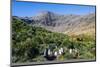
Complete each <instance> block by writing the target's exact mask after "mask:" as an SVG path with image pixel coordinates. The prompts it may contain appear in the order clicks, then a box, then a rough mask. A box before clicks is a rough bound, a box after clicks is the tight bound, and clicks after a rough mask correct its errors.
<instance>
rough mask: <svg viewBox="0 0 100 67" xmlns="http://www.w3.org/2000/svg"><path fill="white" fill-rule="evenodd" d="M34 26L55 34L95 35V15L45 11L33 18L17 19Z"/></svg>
mask: <svg viewBox="0 0 100 67" xmlns="http://www.w3.org/2000/svg"><path fill="white" fill-rule="evenodd" d="M14 17H16V18H17V19H20V20H22V21H24V22H26V23H28V24H30V25H32V26H40V27H43V28H46V29H47V30H50V31H53V32H59V33H64V34H69V35H74V34H75V35H79V34H84V33H89V34H94V33H95V13H91V14H88V15H72V14H69V15H60V14H56V13H53V12H49V11H43V12H40V13H38V15H36V16H33V17H17V16H14Z"/></svg>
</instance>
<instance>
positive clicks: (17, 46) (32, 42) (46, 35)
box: [12, 18, 95, 63]
mask: <svg viewBox="0 0 100 67" xmlns="http://www.w3.org/2000/svg"><path fill="white" fill-rule="evenodd" d="M55 47H57V48H55ZM61 47H62V48H63V49H64V53H63V54H62V55H60V56H58V57H57V59H55V60H59V61H60V60H67V59H93V58H95V37H92V36H88V35H79V36H75V37H71V36H68V35H65V34H62V33H56V32H51V31H48V30H46V29H44V28H42V27H35V26H31V25H29V24H27V23H25V22H23V21H21V20H18V19H16V18H13V20H12V62H13V63H20V62H40V61H46V60H47V59H46V58H45V57H43V52H44V50H45V49H46V48H50V49H52V51H56V50H59V48H61ZM69 49H77V53H75V52H73V53H72V54H70V53H69Z"/></svg>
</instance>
